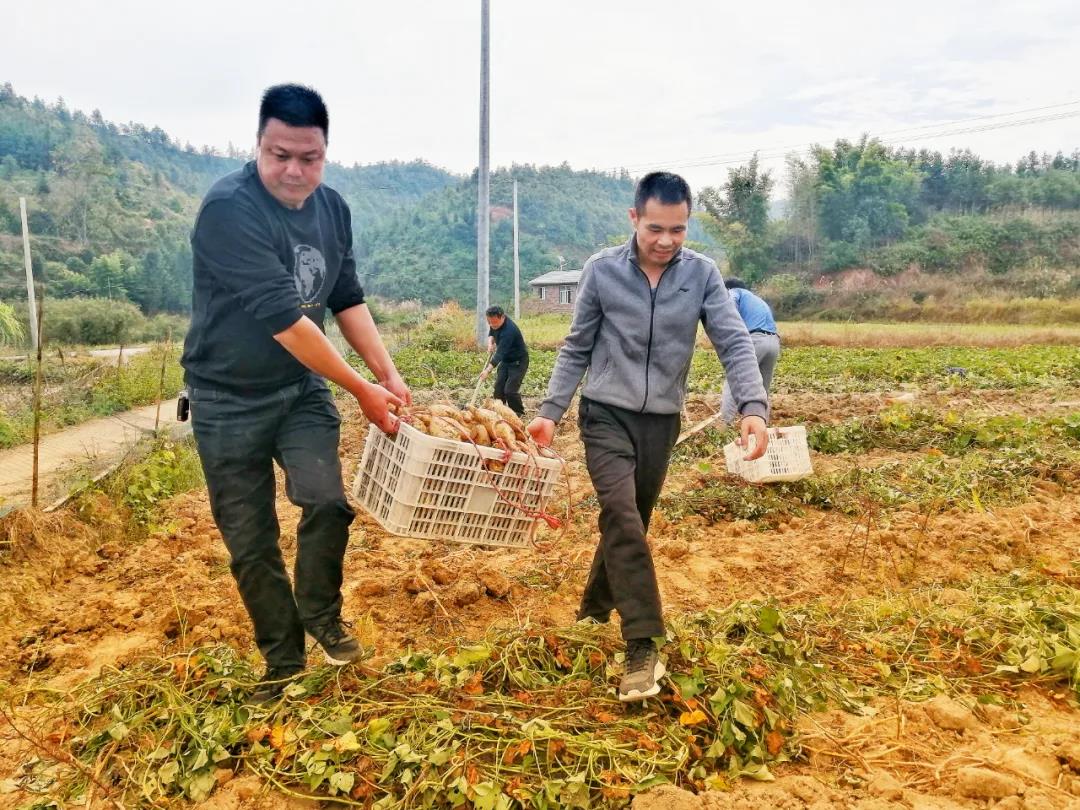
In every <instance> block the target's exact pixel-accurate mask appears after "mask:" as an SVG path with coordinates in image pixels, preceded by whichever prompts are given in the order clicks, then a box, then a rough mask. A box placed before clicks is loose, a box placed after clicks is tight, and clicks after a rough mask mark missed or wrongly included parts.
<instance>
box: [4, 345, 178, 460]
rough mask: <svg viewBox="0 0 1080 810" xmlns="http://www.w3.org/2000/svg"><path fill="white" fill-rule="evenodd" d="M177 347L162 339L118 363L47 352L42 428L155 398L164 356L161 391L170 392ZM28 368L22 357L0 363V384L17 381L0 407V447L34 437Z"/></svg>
mask: <svg viewBox="0 0 1080 810" xmlns="http://www.w3.org/2000/svg"><path fill="white" fill-rule="evenodd" d="M181 348H182V347H180V346H179V345H177V344H175V343H174V344H173V345H172V346H171V348H166V346H165V345H164V344H162V345H158V346H155V347H153V348H152V349H151V350H150V351H147V352H143V353H141V354H136V355H132V356H131V358H130V359H129V360H127V361H126V362H125V363H123V364H122V365H119V366H118V365H117V364H116V363H115V362H109V361H104V360H96V359H95V360H87V359H85V358H80V359H78V360H73V359H72V360H63V361H61V360H60V359H59V357H52V356H50V357H49V358H48V359H47V360H46V361H45V362H44V363H43V366H42V385H43V394H42V411H41V429H42V432H43V433H49V432H53V431H56V430H59V429H61V428H64V427H68V426H71V425H77V424H81V423H82V422H86V421H89V420H91V419H96V418H100V417H103V416H110V415H111V414H114V413H119V412H121V411H126V410H129V409H131V408H135V407H138V406H140V405H149V404H151V403H153V402H155V401H156V400H157V396H158V391H159V387H160V385H161V363H162V359H163V357H162V355H163V354H166V356H165V358H164V359H165V384H164V387H163V389H160V390H163V394H164V396H165V397H166V398H169V397H172V396H174V395H175V394H176V392H177V391H179V390H180V389H181V388H182V387H183V373H184V372H183V369H182V368H181V366H180V362H179V360H180V352H181ZM33 380H34V372H33V368H32V367H31V366H29V365H28V364H27V363H25V362H17V363H13V362H8V363H0V384H2V383H7V384H10V385H12V386H16V387H17V389H18V396H17V397H16V398H15V399H13V401H12V402H13V404H10V405H8V407H7V409H6V410H0V448H4V447H12V446H14V445H17V444H25V443H26V442H29V441H31V439H32V438H33V424H34V422H33V419H34V415H33V410H32V393H33Z"/></svg>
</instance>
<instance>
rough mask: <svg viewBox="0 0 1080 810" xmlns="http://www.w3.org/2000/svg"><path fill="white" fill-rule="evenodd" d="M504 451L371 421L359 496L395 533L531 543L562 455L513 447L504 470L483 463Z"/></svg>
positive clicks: (504, 543) (462, 540)
mask: <svg viewBox="0 0 1080 810" xmlns="http://www.w3.org/2000/svg"><path fill="white" fill-rule="evenodd" d="M502 458H503V452H502V451H501V450H497V449H494V448H490V447H477V446H474V445H472V444H468V443H465V442H458V441H453V440H450V439H441V438H436V437H434V436H428V435H427V434H425V433H421V432H420V431H419V430H417V429H416V428H414V427H412V426H411V425H407V424H404V423H402V424H401V426H400V428H399V430H398V432H397V435H396V436H387V435H386V434H385V433H383V432H382V431H381V430H379V429H378V428H376V427H375V426H374V425H372V426H371V429H370V430H369V431H368V435H367V440H366V442H365V444H364V455H363V458H362V460H361V461H360V467H359V469H358V470H357V471H356V480H355V481H354V483H353V496H354V497H355V498H356V500H357V501H358V502H359V503H360V505H361V506H363V507H364V509H366V510H367V511H368V512H370V513H371V516H372V517H374V518H375V520H377V521H378V522H379V525H381V526H382V527H383V528H384V529H386V530H387V531H388V532H390V533H391V534H397V535H401V536H404V537H419V538H430V539H439V540H454V541H457V542H460V543H477V544H481V545H487V546H509V547H515V548H520V547H524V546H528V545H529V543H530V542H531V540H532V536H533V532H534V531H535V529H536V522H537V519H536V518H534V517H531V516H530V515H532V514H535V513H537V512H539V511H541V510H542V509H543V507H544V505H545V504H546V502H547V500H548V498H549V497H550V496H551V494H552V492H553V491H554V489H555V487H556V485H557V484H558V481H559V476H560V473H561V470H562V462H560V461H558V460H555V459H549V458H538V457H537V458H532V457H529V456H528V455H526V454H525V453H513V454H512V455H511V457H510V460H509V461H507V462H506V465H505V467H504V468H503V469H501V470H497V471H496V470H490V469H487V468H486V467H485V466H484V462H485V461H498V460H501V459H502ZM496 487H498V492H497V491H496ZM499 492H502V493H503V495H504V496H505V499H504V498H503V497H500V496H499ZM507 499H509V500H510V501H513V503H512V504H511V503H507ZM519 507H524V510H526V511H523V509H522V508H519Z"/></svg>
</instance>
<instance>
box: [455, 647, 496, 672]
mask: <svg viewBox="0 0 1080 810" xmlns="http://www.w3.org/2000/svg"><path fill="white" fill-rule="evenodd" d="M489 658H491V647H489V646H487V645H486V644H476V645H473V646H470V647H462V648H461V649H459V650H458V652H457V655H455V656H454V658H453V659H452V661H451V663H452V664H453V665H454V666H455V667H457V668H458V669H465V668H466V667H469V666H472V665H473V664H479V663H481V662H482V661H487V660H488V659H489Z"/></svg>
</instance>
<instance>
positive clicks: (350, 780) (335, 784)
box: [330, 771, 356, 796]
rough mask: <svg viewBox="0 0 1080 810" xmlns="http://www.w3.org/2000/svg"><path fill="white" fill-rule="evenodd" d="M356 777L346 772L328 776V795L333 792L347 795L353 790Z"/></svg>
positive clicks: (337, 772)
mask: <svg viewBox="0 0 1080 810" xmlns="http://www.w3.org/2000/svg"><path fill="white" fill-rule="evenodd" d="M355 782H356V777H355V776H354V775H353V774H351V773H349V772H348V771H336V772H335V773H334V774H332V775H331V776H330V795H331V796H332V795H333V794H334V791H337V792H339V793H345V794H348V793H349V792H350V791H351V790H352V789H353V784H354V783H355Z"/></svg>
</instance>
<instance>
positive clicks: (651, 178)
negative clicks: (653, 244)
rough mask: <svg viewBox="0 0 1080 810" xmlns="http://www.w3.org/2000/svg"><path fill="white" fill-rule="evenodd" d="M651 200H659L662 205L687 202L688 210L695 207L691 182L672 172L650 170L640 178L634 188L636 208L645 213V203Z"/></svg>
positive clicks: (640, 212)
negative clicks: (691, 192) (688, 182)
mask: <svg viewBox="0 0 1080 810" xmlns="http://www.w3.org/2000/svg"><path fill="white" fill-rule="evenodd" d="M649 200H657V201H659V202H660V204H661V205H678V204H679V203H686V210H687V211H690V210H692V209H693V207H694V202H693V200H694V198H693V196H692V195H691V194H690V186H689V184H687V182H686V181H685V180H683V179H682V178H681V177H679V175H677V174H672V173H671V172H649V174H647V175H645V176H644V177H642V178H641V179H640V180H638V184H637V188H636V189H635V190H634V208H636V209H637V212H638V213H639V214H643V213H645V203H646V202H648V201H649Z"/></svg>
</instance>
